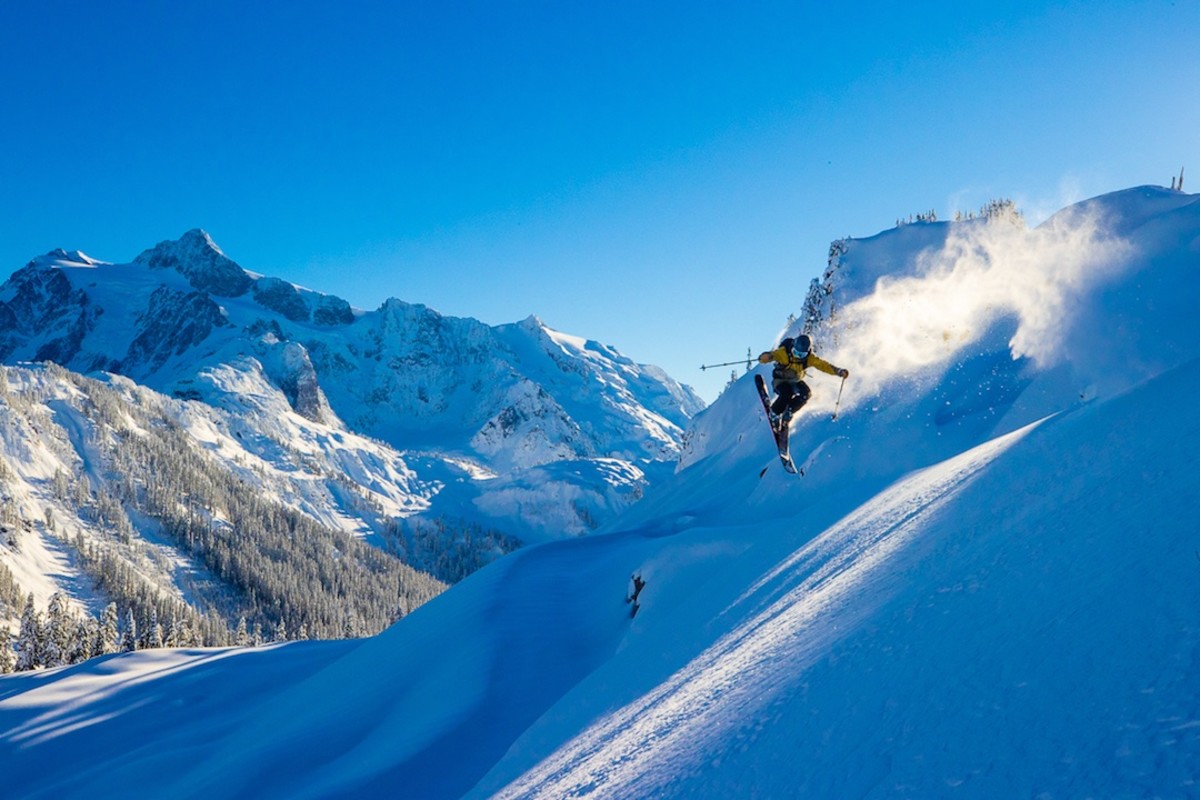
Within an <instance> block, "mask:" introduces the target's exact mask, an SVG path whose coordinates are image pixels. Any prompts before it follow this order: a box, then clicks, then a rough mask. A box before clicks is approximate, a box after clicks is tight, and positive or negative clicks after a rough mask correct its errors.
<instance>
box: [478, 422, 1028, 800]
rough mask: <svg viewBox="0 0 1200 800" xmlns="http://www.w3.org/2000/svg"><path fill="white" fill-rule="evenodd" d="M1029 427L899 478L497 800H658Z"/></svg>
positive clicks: (807, 657) (813, 653)
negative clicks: (711, 634) (710, 639)
mask: <svg viewBox="0 0 1200 800" xmlns="http://www.w3.org/2000/svg"><path fill="white" fill-rule="evenodd" d="M1037 424H1039V423H1035V424H1034V425H1030V426H1028V427H1026V428H1023V429H1021V430H1019V431H1016V432H1014V433H1011V434H1008V435H1007V436H1004V437H1000V438H998V439H996V440H993V441H991V442H988V443H986V444H984V445H981V446H979V447H977V448H975V449H974V450H971V451H969V452H967V453H964V454H963V455H961V456H958V457H956V458H953V459H950V460H949V461H946V462H944V463H942V464H939V465H936V466H933V467H930V468H927V469H925V470H921V471H919V472H917V473H915V474H913V475H911V476H909V477H907V478H906V479H904V480H902V481H900V482H899V483H897V484H896V485H894V486H893V487H892V488H891V489H889V490H887V491H886V492H884V493H883V494H882V495H881V496H880V497H879V498H878V499H877V500H875V501H874V502H872V503H871V504H869V505H867V506H865V507H863V508H861V509H859V510H858V511H856V512H854V513H853V514H851V515H850V516H848V517H847V518H845V519H844V520H843V521H842V522H840V523H838V524H837V525H835V526H834V527H833V528H831V529H830V530H829V531H827V532H826V533H825V534H823V535H822V536H821V537H819V538H818V539H816V540H814V541H813V542H811V543H809V544H807V545H805V546H804V547H802V548H800V549H799V550H797V551H796V552H795V553H794V554H793V555H792V556H791V557H790V558H788V559H786V560H785V561H784V562H782V563H781V564H780V565H779V566H778V567H776V568H775V569H774V570H772V571H771V572H770V573H768V574H767V575H765V576H764V577H763V578H762V579H761V580H760V581H759V582H758V583H757V584H755V585H754V586H753V587H752V588H751V589H750V590H749V591H747V592H746V593H745V594H744V595H743V596H742V597H741V598H739V600H738V601H737V603H735V604H734V605H738V604H740V603H743V602H752V601H755V600H756V596H757V595H759V594H764V595H776V596H777V595H779V594H780V593H781V592H782V593H783V594H782V596H781V597H778V599H776V600H774V601H773V602H772V601H771V600H770V599H769V597H767V598H766V599H763V600H759V601H758V602H759V603H760V604H763V605H766V608H765V609H763V610H762V611H760V612H759V613H757V614H756V615H754V616H753V617H752V618H751V619H750V620H749V621H748V622H746V623H744V624H742V625H740V626H739V627H737V628H736V629H734V630H733V631H731V632H730V633H729V634H727V635H726V636H724V637H723V638H722V639H720V640H719V641H717V642H716V644H714V645H713V646H712V647H711V648H709V649H708V650H707V651H706V652H704V653H702V654H701V655H700V656H699V657H697V658H696V659H695V660H694V661H693V662H692V663H690V664H689V665H688V666H686V667H685V668H684V669H682V670H680V671H679V672H678V673H677V674H676V675H675V676H674V677H672V678H671V679H670V680H668V681H666V682H665V683H664V684H663V685H662V686H661V687H660V688H659V689H657V690H656V691H653V692H651V693H650V694H648V695H646V696H644V697H643V698H641V699H640V700H638V701H636V702H634V703H632V704H630V705H628V706H626V707H625V708H623V709H621V710H620V711H618V712H616V713H614V714H612V715H610V716H609V717H608V718H606V719H604V720H602V721H600V722H599V723H597V724H595V725H593V726H592V727H591V728H589V729H588V730H586V731H584V732H583V733H582V734H580V735H579V736H578V737H576V738H575V739H574V740H573V741H571V742H570V743H568V744H567V745H566V746H565V747H564V748H562V749H560V750H559V751H558V752H557V753H555V754H554V755H552V756H551V757H550V758H549V759H547V760H546V761H544V762H543V763H542V764H540V765H538V766H537V767H535V768H534V769H533V770H531V771H530V772H528V773H526V774H525V775H524V776H522V777H521V778H519V779H518V780H517V781H515V782H514V783H513V784H510V785H509V786H508V787H507V788H506V789H504V790H503V791H501V792H499V793H498V794H497V795H496V796H497V797H499V798H518V797H519V798H564V797H582V796H590V795H594V796H596V797H616V798H627V797H651V796H659V795H661V794H662V793H663V792H664V790H665V787H666V786H667V784H668V783H669V782H671V781H673V780H677V779H679V778H680V777H681V776H685V775H687V774H689V773H690V772H693V771H694V770H695V768H696V767H698V766H700V765H701V764H702V763H703V762H704V761H706V760H707V759H708V758H709V757H710V754H711V752H712V751H714V750H717V749H719V748H720V746H721V744H722V741H723V740H725V739H727V738H728V737H729V734H730V731H731V729H735V728H742V727H745V726H747V725H748V724H750V723H749V722H748V721H749V720H753V719H755V717H756V716H757V715H758V714H759V713H760V712H761V711H762V710H763V709H764V708H766V707H767V706H769V705H770V704H771V703H772V701H773V700H774V699H775V698H776V697H778V696H779V695H780V694H781V693H783V692H785V691H786V690H787V689H788V688H789V686H791V685H793V684H795V683H797V682H798V681H800V680H801V679H802V673H803V669H804V668H805V667H806V666H808V665H810V664H811V663H812V662H813V660H814V659H815V658H818V657H820V656H821V655H823V654H825V653H827V652H828V651H829V648H830V646H831V645H832V644H833V643H834V642H835V641H837V640H838V639H840V638H842V637H844V636H846V635H847V634H848V633H849V632H851V631H852V630H853V629H854V624H855V623H856V622H858V621H859V620H861V619H862V618H863V617H865V616H866V615H867V614H868V613H870V611H871V610H872V609H874V608H875V607H877V606H878V605H879V604H880V603H881V602H882V601H883V599H884V596H883V594H884V593H885V592H887V591H888V586H887V585H886V584H880V583H879V582H875V581H872V579H873V578H875V577H876V576H877V575H878V574H879V573H880V572H881V571H882V570H883V569H884V568H885V567H890V568H892V569H894V568H895V567H894V564H895V562H896V560H897V559H899V558H903V557H904V555H905V552H906V549H907V548H908V547H909V545H911V544H913V542H914V535H915V534H916V533H917V532H918V531H919V530H921V529H922V528H921V526H920V525H919V524H918V523H919V522H920V521H921V520H922V519H924V518H926V517H928V516H929V515H933V514H936V513H937V512H938V509H939V508H940V507H941V506H942V505H943V504H944V503H946V502H947V501H948V500H950V499H951V498H952V497H954V496H955V495H956V494H958V493H959V492H960V491H961V490H962V489H963V488H965V487H966V486H967V485H968V484H969V483H970V481H971V479H972V478H973V477H974V476H975V475H977V474H978V473H979V472H980V471H981V470H982V469H983V468H985V467H986V466H987V465H988V464H989V463H990V462H992V461H993V460H994V459H995V458H997V457H998V456H999V455H1000V454H1001V453H1003V452H1004V451H1006V450H1007V449H1008V448H1009V447H1011V446H1012V445H1014V444H1015V443H1016V442H1017V441H1019V440H1020V439H1021V438H1023V437H1024V436H1025V435H1026V434H1027V433H1028V432H1029V431H1031V430H1032V429H1033V428H1034V427H1036V425H1037ZM774 584H779V585H778V586H774ZM834 610H836V611H837V613H832V612H833V611H834ZM830 620H832V621H833V622H830Z"/></svg>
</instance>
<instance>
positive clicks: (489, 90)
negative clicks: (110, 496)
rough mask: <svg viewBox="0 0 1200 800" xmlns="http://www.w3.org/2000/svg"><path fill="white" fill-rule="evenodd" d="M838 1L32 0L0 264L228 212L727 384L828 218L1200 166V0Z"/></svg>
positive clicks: (0, 118)
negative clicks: (842, 4)
mask: <svg viewBox="0 0 1200 800" xmlns="http://www.w3.org/2000/svg"><path fill="white" fill-rule="evenodd" d="M833 5H835V4H830V3H809V2H804V3H703V2H701V3H695V2H692V3H633V2H612V3H589V4H585V3H574V2H544V3H484V2H481V3H453V2H439V3H421V4H418V3H401V2H392V3H366V2H344V3H315V2H261V3H245V2H238V3H233V2H219V1H214V2H184V1H181V2H177V3H141V2H137V3H134V2H105V3H92V4H84V3H78V2H71V3H58V2H53V1H50V2H39V3H22V4H15V3H6V4H4V5H3V7H0V75H3V76H4V77H3V79H2V81H0V92H2V94H0V131H2V133H0V273H3V274H7V273H8V272H10V271H12V270H15V269H17V268H18V267H20V266H21V265H22V264H24V263H25V262H26V261H27V260H28V259H29V258H31V257H33V256H35V255H37V254H40V253H43V252H46V251H48V250H50V249H52V248H54V247H60V246H61V247H65V248H68V249H75V248H78V249H82V250H84V251H85V252H87V253H89V254H90V255H92V256H94V257H97V258H102V259H106V260H111V261H127V260H129V259H131V258H132V257H133V256H134V255H136V254H137V253H138V252H140V251H141V250H142V249H144V248H146V247H149V246H151V245H153V244H155V243H156V242H158V241H161V240H163V239H173V238H177V237H178V236H179V235H180V234H182V233H183V232H184V231H186V230H188V229H190V228H194V227H202V228H204V229H206V230H207V231H209V233H210V234H212V236H213V238H214V239H215V240H216V241H217V243H218V244H220V245H221V247H222V249H224V250H225V252H226V253H227V254H228V255H230V256H231V257H232V258H234V259H235V260H236V261H238V262H239V263H240V264H242V265H243V266H244V267H246V268H247V269H251V270H254V271H256V272H261V273H265V274H270V275H278V276H280V277H284V278H286V279H288V280H291V281H293V282H295V283H299V284H302V285H305V286H308V287H310V288H313V289H317V290H320V291H325V292H329V293H332V294H337V295H339V296H342V297H345V298H346V299H348V300H349V301H350V302H351V303H352V304H354V305H356V306H360V307H363V308H375V307H377V306H378V305H379V304H380V303H381V302H382V301H383V300H384V299H386V298H387V297H399V298H401V299H403V300H406V301H409V302H419V303H425V304H427V305H429V306H431V307H433V308H436V309H438V310H439V311H442V312H443V313H446V314H452V315H456V316H471V317H476V318H479V319H481V320H483V321H485V322H488V323H492V324H497V323H502V322H512V321H517V320H519V319H522V318H524V317H526V316H528V315H529V314H537V315H538V316H540V317H541V318H542V319H543V320H544V321H545V322H546V323H547V324H549V325H550V326H551V327H554V328H558V329H560V330H564V331H567V332H570V333H573V334H577V335H582V336H587V337H590V338H594V339H598V340H600V341H603V342H606V343H608V344H612V345H615V346H616V347H618V348H619V349H621V350H622V351H623V352H625V353H626V354H627V355H630V356H631V357H633V358H635V359H637V360H638V361H643V362H648V363H654V364H659V365H661V366H663V367H665V368H666V369H667V370H668V371H669V372H671V373H672V375H674V376H675V377H676V378H678V379H679V380H681V381H683V382H685V383H690V384H692V385H693V386H695V387H696V388H697V389H698V390H699V391H700V392H701V394H702V395H703V396H704V397H705V398H706V399H709V400H711V399H713V397H715V395H716V393H717V392H718V391H719V390H720V388H721V386H722V385H723V384H724V382H725V380H726V379H727V378H728V370H724V369H722V370H715V371H712V372H708V373H702V372H700V371H699V370H698V369H696V367H698V365H699V364H700V363H702V362H705V361H708V362H713V361H725V360H731V359H733V358H738V357H741V356H742V355H743V354H744V353H745V351H746V349H747V348H750V349H752V350H753V351H754V352H755V353H757V352H758V351H760V350H762V349H766V348H767V347H769V346H770V345H772V344H773V338H774V337H775V335H776V334H777V333H778V331H779V330H780V328H781V327H782V326H783V324H784V322H785V321H786V318H787V315H788V314H789V313H799V311H800V306H801V303H802V301H803V296H804V293H805V291H806V290H807V287H808V283H809V282H810V280H811V279H812V278H813V277H815V276H816V275H817V274H819V272H820V271H821V270H822V269H823V267H824V263H825V258H826V253H827V249H828V245H829V242H830V241H831V240H832V239H835V238H837V237H840V236H845V235H853V236H869V235H872V234H874V233H876V232H878V231H880V230H882V229H885V228H887V227H890V226H891V225H892V224H894V222H895V220H896V219H897V218H898V217H907V216H908V215H909V214H911V213H915V212H920V211H925V210H927V209H935V210H936V211H937V212H938V214H939V215H941V216H943V217H944V218H945V217H952V216H953V214H954V211H955V210H958V209H962V210H970V209H975V208H978V207H979V206H980V205H982V204H983V203H984V202H986V201H987V200H989V199H991V198H994V197H1012V198H1014V199H1016V200H1017V201H1018V203H1019V204H1020V205H1021V206H1022V208H1023V209H1024V210H1025V211H1026V214H1027V216H1028V217H1030V218H1031V220H1032V221H1035V222H1036V221H1038V220H1039V219H1040V218H1041V217H1042V216H1044V215H1046V214H1048V213H1050V212H1052V211H1054V210H1057V209H1058V208H1059V207H1061V206H1062V205H1064V204H1066V203H1067V202H1071V201H1073V200H1078V199H1082V198H1084V197H1087V196H1091V195H1095V194H1100V193H1103V192H1107V191H1111V190H1116V189H1121V188H1127V187H1129V186H1134V185H1140V184H1145V183H1157V184H1164V185H1166V184H1169V183H1170V178H1171V176H1172V175H1174V174H1177V173H1178V171H1179V169H1180V167H1181V166H1184V165H1186V166H1188V167H1189V168H1190V169H1191V170H1193V172H1192V173H1191V174H1190V175H1189V177H1188V188H1191V187H1192V186H1193V185H1194V186H1200V158H1198V156H1200V150H1198V148H1200V139H1198V138H1197V134H1196V132H1197V131H1200V101H1198V100H1197V97H1198V96H1200V95H1197V92H1196V91H1195V87H1196V85H1197V84H1198V82H1200V49H1198V48H1197V47H1196V46H1195V43H1196V42H1197V41H1200V0H1176V2H1106V3H1096V2H1091V3H1084V2H1078V3H1076V2H1053V3H1051V2H1041V3H994V2H993V3H973V2H955V3H886V4H884V3H855V4H848V5H849V6H850V7H848V8H843V9H838V8H833V7H832V6H833ZM818 344H819V343H818ZM847 366H850V367H851V368H853V365H847Z"/></svg>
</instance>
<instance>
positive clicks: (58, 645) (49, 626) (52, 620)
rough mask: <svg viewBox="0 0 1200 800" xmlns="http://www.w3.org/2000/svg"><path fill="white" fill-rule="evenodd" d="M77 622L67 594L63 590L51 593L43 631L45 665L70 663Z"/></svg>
mask: <svg viewBox="0 0 1200 800" xmlns="http://www.w3.org/2000/svg"><path fill="white" fill-rule="evenodd" d="M76 624H77V623H76V621H75V620H74V618H73V617H72V615H71V612H70V609H69V608H68V606H67V598H66V595H64V594H63V593H62V592H55V593H54V594H53V595H51V597H50V607H49V608H48V609H47V611H46V623H45V631H44V633H43V646H44V648H45V649H44V651H43V660H42V665H43V666H46V667H59V666H62V665H63V664H68V663H70V654H71V650H72V640H73V639H74V637H75V634H76V631H75V628H76Z"/></svg>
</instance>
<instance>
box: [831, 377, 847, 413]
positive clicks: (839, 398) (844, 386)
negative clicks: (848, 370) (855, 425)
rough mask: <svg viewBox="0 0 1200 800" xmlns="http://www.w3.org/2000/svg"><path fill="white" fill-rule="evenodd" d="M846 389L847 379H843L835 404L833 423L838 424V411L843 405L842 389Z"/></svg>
mask: <svg viewBox="0 0 1200 800" xmlns="http://www.w3.org/2000/svg"><path fill="white" fill-rule="evenodd" d="M845 388H846V379H845V378H842V385H841V386H839V387H838V398H837V402H836V403H834V404H833V421H834V422H837V415H838V409H839V408H841V405H842V389H845Z"/></svg>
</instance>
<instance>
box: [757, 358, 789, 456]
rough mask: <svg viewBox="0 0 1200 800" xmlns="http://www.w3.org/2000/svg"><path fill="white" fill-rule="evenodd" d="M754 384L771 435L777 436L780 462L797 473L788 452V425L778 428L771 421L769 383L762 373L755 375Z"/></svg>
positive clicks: (776, 446) (776, 441)
mask: <svg viewBox="0 0 1200 800" xmlns="http://www.w3.org/2000/svg"><path fill="white" fill-rule="evenodd" d="M754 385H755V386H757V387H758V398H759V399H760V400H762V405H763V411H764V412H766V415H767V425H769V426H770V428H771V435H772V436H774V437H775V448H776V449H777V450H778V451H779V462H780V463H781V464H783V468H784V470H786V471H787V472H790V473H791V474H793V475H795V474H797V473H796V465H795V464H794V463H792V456H791V454H789V453H788V426H787V425H783V426H782V427H781V428H776V427H775V425H774V424H772V422H771V396H770V395H769V394H767V384H766V382H765V381H764V380H763V376H762V375H755V376H754ZM765 472H766V470H765V469H764V470H763V472H762V473H759V477H760V478H761V477H762V476H763V474H764V473H765Z"/></svg>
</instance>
